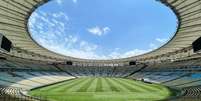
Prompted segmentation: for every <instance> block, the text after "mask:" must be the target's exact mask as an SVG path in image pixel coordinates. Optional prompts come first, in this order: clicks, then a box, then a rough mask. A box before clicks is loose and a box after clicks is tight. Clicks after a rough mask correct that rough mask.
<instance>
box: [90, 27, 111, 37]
mask: <svg viewBox="0 0 201 101" xmlns="http://www.w3.org/2000/svg"><path fill="white" fill-rule="evenodd" d="M87 31H88V32H89V33H91V34H93V35H97V36H102V35H104V34H107V33H108V32H109V31H111V29H110V28H109V27H103V28H101V27H99V26H96V27H92V28H88V29H87Z"/></svg>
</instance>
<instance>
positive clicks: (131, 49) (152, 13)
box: [29, 0, 177, 59]
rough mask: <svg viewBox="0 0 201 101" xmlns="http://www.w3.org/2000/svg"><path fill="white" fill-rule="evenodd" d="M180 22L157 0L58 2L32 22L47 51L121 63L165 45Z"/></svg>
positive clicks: (43, 9) (37, 13)
mask: <svg viewBox="0 0 201 101" xmlns="http://www.w3.org/2000/svg"><path fill="white" fill-rule="evenodd" d="M176 27H177V19H176V16H175V15H174V13H173V12H172V11H171V10H170V9H169V8H168V7H166V6H164V5H163V4H161V3H160V2H157V1H155V0H53V1H51V2H49V3H47V4H45V5H43V6H41V7H39V8H38V9H37V10H36V11H35V12H34V13H33V14H32V16H31V18H30V19H29V28H30V31H31V36H32V37H33V38H34V39H35V40H36V41H37V42H38V43H39V44H41V45H42V46H43V47H45V48H47V49H49V50H51V51H54V52H57V53H60V54H63V55H66V56H72V57H78V58H85V59H117V58H125V57H130V56H136V55H139V54H143V53H146V52H149V51H151V50H154V49H156V48H158V47H160V46H161V45H163V44H165V43H166V42H167V41H168V40H169V39H170V38H171V37H172V36H173V34H174V33H175V31H176Z"/></svg>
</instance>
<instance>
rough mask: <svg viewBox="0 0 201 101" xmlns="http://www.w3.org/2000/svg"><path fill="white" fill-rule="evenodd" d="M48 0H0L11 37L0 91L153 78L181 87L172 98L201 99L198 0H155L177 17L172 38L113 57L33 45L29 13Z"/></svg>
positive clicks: (0, 69) (0, 66)
mask: <svg viewBox="0 0 201 101" xmlns="http://www.w3.org/2000/svg"><path fill="white" fill-rule="evenodd" d="M50 1H51V0H0V33H2V34H3V35H4V36H5V37H7V38H8V39H9V40H10V41H11V42H12V48H11V50H10V52H6V51H4V50H1V51H0V85H1V88H0V96H4V97H5V96H14V97H21V98H23V97H25V96H27V95H26V94H24V93H23V92H26V91H29V90H31V89H33V88H37V87H41V86H45V85H49V84H54V83H58V82H62V81H65V80H68V79H73V78H79V77H83V76H106V77H124V78H129V79H137V80H144V81H146V82H152V83H158V84H161V85H165V86H168V87H170V88H174V89H178V90H180V91H182V93H180V94H178V96H177V97H173V98H172V99H171V100H178V101H179V100H181V101H184V100H186V101H200V100H199V99H201V93H200V92H201V63H200V61H201V56H200V53H199V51H198V52H197V51H196V52H195V47H194V46H193V45H194V44H193V43H194V42H195V40H197V39H199V38H200V37H201V0H160V1H159V2H161V3H163V4H164V5H165V6H168V7H169V8H171V9H172V11H173V12H174V13H175V15H176V16H177V18H178V26H177V31H176V33H175V35H174V37H173V38H172V39H171V40H170V41H169V42H167V43H166V44H165V45H163V46H161V47H160V48H158V49H156V50H154V51H152V52H149V53H146V54H143V55H139V56H134V57H128V58H122V59H112V60H93V59H80V58H74V57H68V56H63V55H60V54H57V53H54V52H52V51H49V50H47V49H45V48H43V47H42V46H41V45H39V44H37V42H35V41H34V40H33V39H32V37H31V36H30V32H29V29H28V21H29V17H30V16H31V14H32V13H33V12H34V11H35V10H36V9H37V8H38V7H40V6H42V5H44V4H46V3H48V2H50ZM1 100H2V101H4V100H3V99H1ZM35 100H37V99H35ZM38 100H39V99H38ZM5 101H7V100H5ZM11 101H12V100H11Z"/></svg>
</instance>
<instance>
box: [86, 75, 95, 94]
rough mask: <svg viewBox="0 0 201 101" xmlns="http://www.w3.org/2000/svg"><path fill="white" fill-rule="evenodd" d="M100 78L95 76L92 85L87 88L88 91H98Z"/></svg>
mask: <svg viewBox="0 0 201 101" xmlns="http://www.w3.org/2000/svg"><path fill="white" fill-rule="evenodd" d="M97 81H98V79H97V78H95V79H94V81H93V82H92V84H91V85H90V87H89V88H88V89H87V92H95V91H96V83H97Z"/></svg>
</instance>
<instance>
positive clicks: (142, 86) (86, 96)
mask: <svg viewBox="0 0 201 101" xmlns="http://www.w3.org/2000/svg"><path fill="white" fill-rule="evenodd" d="M29 94H30V95H32V96H36V97H39V96H40V97H44V98H47V99H48V100H49V101H160V100H164V99H166V98H168V97H170V96H172V95H173V93H172V92H171V90H169V89H168V88H167V87H165V86H161V85H157V84H148V83H143V82H140V81H134V80H129V79H123V78H106V77H97V78H96V77H86V78H78V79H72V80H68V81H65V82H62V83H58V84H54V85H51V86H47V87H43V88H38V89H35V90H32V91H31V92H29Z"/></svg>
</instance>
